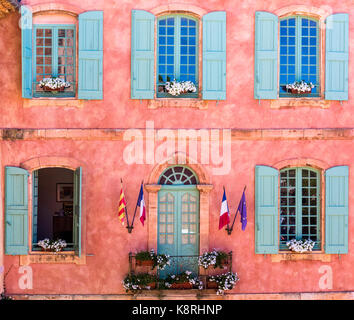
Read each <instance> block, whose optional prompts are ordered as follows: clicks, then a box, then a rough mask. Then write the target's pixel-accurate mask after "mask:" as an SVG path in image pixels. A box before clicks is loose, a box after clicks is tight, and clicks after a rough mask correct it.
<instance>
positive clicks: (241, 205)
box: [236, 190, 247, 231]
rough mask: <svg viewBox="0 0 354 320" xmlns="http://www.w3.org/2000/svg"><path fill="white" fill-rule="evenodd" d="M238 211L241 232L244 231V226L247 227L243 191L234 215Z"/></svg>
mask: <svg viewBox="0 0 354 320" xmlns="http://www.w3.org/2000/svg"><path fill="white" fill-rule="evenodd" d="M238 211H240V215H241V223H242V231H245V229H246V226H247V208H246V195H245V190H243V193H242V197H241V200H240V203H239V205H238V208H237V211H236V214H237V212H238Z"/></svg>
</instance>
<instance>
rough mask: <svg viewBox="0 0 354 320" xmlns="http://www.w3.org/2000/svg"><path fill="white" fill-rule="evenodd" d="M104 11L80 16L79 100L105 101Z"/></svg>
mask: <svg viewBox="0 0 354 320" xmlns="http://www.w3.org/2000/svg"><path fill="white" fill-rule="evenodd" d="M102 82H103V11H87V12H84V13H82V14H80V15H79V89H78V98H79V99H87V100H102V99H103V90H102Z"/></svg>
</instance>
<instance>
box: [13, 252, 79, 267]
mask: <svg viewBox="0 0 354 320" xmlns="http://www.w3.org/2000/svg"><path fill="white" fill-rule="evenodd" d="M32 263H73V264H86V256H85V255H83V254H82V255H81V257H80V258H79V257H78V256H76V255H75V253H74V252H73V251H66V252H60V253H47V252H31V253H30V254H28V255H25V256H20V265H29V264H32Z"/></svg>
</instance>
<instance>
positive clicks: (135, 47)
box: [131, 10, 226, 100]
mask: <svg viewBox="0 0 354 320" xmlns="http://www.w3.org/2000/svg"><path fill="white" fill-rule="evenodd" d="M155 25H156V27H155ZM201 29H202V30H203V32H202V33H201V32H199V30H201ZM155 37H156V39H157V41H156V46H155ZM199 48H200V49H201V50H199ZM200 55H201V57H200ZM200 62H202V69H203V70H200V69H201V65H199V63H200ZM201 71H202V72H201ZM201 74H202V76H201ZM174 80H176V81H178V82H179V85H181V83H180V82H185V81H191V82H192V83H193V84H194V85H195V87H196V91H195V92H193V91H192V90H186V91H183V90H182V91H179V90H178V89H177V88H176V91H179V92H180V93H179V94H178V95H175V94H171V92H170V91H169V90H167V88H166V82H171V81H174ZM201 87H202V88H201ZM188 88H190V87H188ZM172 91H174V90H172ZM181 92H183V93H181ZM131 98H132V99H155V98H201V99H202V100H225V99H226V12H225V11H214V12H209V13H207V14H205V15H204V16H203V17H200V18H199V17H196V15H195V14H189V12H183V13H182V12H169V13H168V14H165V13H162V14H161V15H159V16H155V15H153V14H152V13H150V12H147V11H144V10H133V11H132V33H131Z"/></svg>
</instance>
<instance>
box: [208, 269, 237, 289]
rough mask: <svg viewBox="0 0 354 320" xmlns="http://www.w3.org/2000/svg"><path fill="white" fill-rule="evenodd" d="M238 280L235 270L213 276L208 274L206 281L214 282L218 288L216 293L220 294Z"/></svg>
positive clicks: (231, 287)
mask: <svg viewBox="0 0 354 320" xmlns="http://www.w3.org/2000/svg"><path fill="white" fill-rule="evenodd" d="M239 280H240V278H239V277H238V275H237V273H236V272H227V273H223V274H218V275H215V276H210V277H209V278H208V281H211V282H214V281H215V282H216V283H217V286H218V290H217V292H216V294H218V295H222V294H224V291H226V290H231V289H233V287H234V286H235V284H236V283H237V282H238V281H239Z"/></svg>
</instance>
